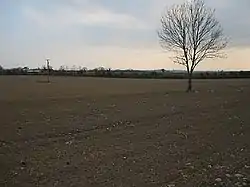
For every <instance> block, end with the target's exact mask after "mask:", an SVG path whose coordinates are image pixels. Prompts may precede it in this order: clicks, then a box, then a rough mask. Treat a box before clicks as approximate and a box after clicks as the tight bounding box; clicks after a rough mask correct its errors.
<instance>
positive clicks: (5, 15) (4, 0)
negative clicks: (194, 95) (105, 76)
mask: <svg viewBox="0 0 250 187" xmlns="http://www.w3.org/2000/svg"><path fill="white" fill-rule="evenodd" d="M180 2H183V1H182V0H0V25H1V29H0V65H2V66H4V67H13V66H29V67H41V66H42V65H43V64H44V63H45V59H46V58H50V59H51V64H52V66H54V67H56V68H58V67H59V66H60V65H65V66H68V67H72V66H73V65H75V66H82V67H84V66H86V67H89V68H93V67H100V66H103V67H106V68H109V67H110V68H135V69H158V68H166V69H182V67H181V66H179V65H176V64H173V63H172V62H171V60H170V59H169V53H167V52H164V51H163V50H162V49H161V48H160V47H159V42H158V38H157V34H156V30H157V29H158V28H159V25H160V24H159V19H160V15H161V13H162V11H163V9H164V7H165V6H170V5H172V4H173V3H180ZM205 2H206V3H207V5H208V6H210V7H212V8H216V16H217V18H218V19H219V21H221V24H222V26H223V27H224V29H225V33H226V35H227V36H228V37H229V38H230V40H231V41H230V45H229V46H228V48H227V52H228V57H227V59H216V60H212V61H205V62H203V63H202V64H201V65H200V66H199V67H198V69H202V70H205V69H206V70H217V69H225V70H231V69H233V70H241V69H244V70H247V69H248V70H250V60H249V59H250V11H249V10H250V0H237V1H236V0H206V1H205Z"/></svg>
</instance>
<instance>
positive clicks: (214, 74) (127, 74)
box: [0, 67, 250, 79]
mask: <svg viewBox="0 0 250 187" xmlns="http://www.w3.org/2000/svg"><path fill="white" fill-rule="evenodd" d="M48 73H49V74H50V75H52V76H82V77H109V78H149V79H150V78H154V79H185V78H187V74H186V72H185V71H168V70H164V69H161V70H151V71H146V70H145V71H143V70H131V69H129V70H111V69H105V68H95V69H91V70H88V69H87V68H81V69H79V70H65V69H62V68H60V69H59V70H54V69H52V68H50V69H49V70H48V69H46V68H37V69H29V68H27V67H24V68H12V69H3V68H0V75H48ZM193 78H196V79H223V78H250V71H207V72H205V71H203V72H201V71H200V72H198V71H197V72H194V74H193Z"/></svg>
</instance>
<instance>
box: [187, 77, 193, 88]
mask: <svg viewBox="0 0 250 187" xmlns="http://www.w3.org/2000/svg"><path fill="white" fill-rule="evenodd" d="M191 91H192V73H188V88H187V92H191Z"/></svg>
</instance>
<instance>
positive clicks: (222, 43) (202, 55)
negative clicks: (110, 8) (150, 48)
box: [158, 0, 227, 92]
mask: <svg viewBox="0 0 250 187" xmlns="http://www.w3.org/2000/svg"><path fill="white" fill-rule="evenodd" d="M158 36H159V39H160V43H161V46H162V47H163V49H165V50H168V51H172V52H174V54H175V55H174V57H173V59H174V62H175V63H178V64H181V65H184V66H185V67H186V69H187V74H188V88H187V91H188V92H190V91H192V77H193V72H194V70H195V68H196V66H197V65H198V64H199V63H200V62H202V61H203V60H204V59H206V58H218V57H224V53H223V49H224V48H225V47H226V46H227V39H226V37H224V33H223V29H222V27H221V25H220V23H219V21H218V20H217V19H216V18H215V10H214V9H211V8H208V7H207V6H206V5H205V3H204V1H203V0H191V1H187V2H185V3H183V4H180V5H174V6H173V7H171V8H169V9H166V10H165V11H164V13H163V15H162V17H161V28H160V29H159V31H158Z"/></svg>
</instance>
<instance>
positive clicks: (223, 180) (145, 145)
mask: <svg viewBox="0 0 250 187" xmlns="http://www.w3.org/2000/svg"><path fill="white" fill-rule="evenodd" d="M43 79H46V77H25V76H19V77H18V76H15V77H11V76H9V77H4V76H2V77H0V89H1V91H0V110H1V111H0V119H1V123H0V124H1V131H0V186H8V187H14V186H15V187H19V186H20V187H31V186H32V187H33V186H46V187H52V186H59V187H70V186H72V187H73V186H76V187H78V186H84V187H88V186H98V187H99V186H105V187H106V186H123V187H129V186H138V187H147V186H152V187H156V186H157V187H158V186H162V187H174V186H175V187H179V186H180V187H182V186H183V187H196V186H202V187H206V186H227V187H229V186H250V147H249V146H250V110H249V107H250V105H249V104H250V80H199V81H198V80H196V81H195V82H194V86H195V88H196V90H198V91H197V92H195V93H185V92H184V91H183V90H185V87H186V81H184V80H132V79H131V80H128V79H99V78H66V77H53V78H52V83H50V84H47V83H42V80H43Z"/></svg>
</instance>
